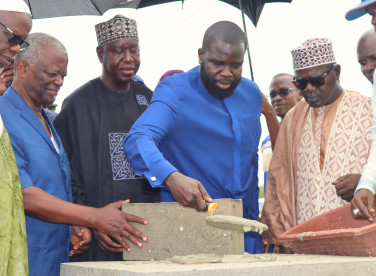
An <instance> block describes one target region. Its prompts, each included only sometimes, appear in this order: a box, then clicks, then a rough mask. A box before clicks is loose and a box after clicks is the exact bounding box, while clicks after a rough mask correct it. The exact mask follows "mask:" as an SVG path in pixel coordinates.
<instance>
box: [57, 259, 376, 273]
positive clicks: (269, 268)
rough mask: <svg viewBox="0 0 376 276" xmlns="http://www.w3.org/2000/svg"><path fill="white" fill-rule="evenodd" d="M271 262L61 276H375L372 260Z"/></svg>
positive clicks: (110, 267)
mask: <svg viewBox="0 0 376 276" xmlns="http://www.w3.org/2000/svg"><path fill="white" fill-rule="evenodd" d="M276 256H277V258H276V260H275V261H273V262H254V263H205V264H190V265H182V264H176V263H169V262H162V261H159V262H157V261H148V262H147V261H138V262H135V261H123V262H86V263H65V264H62V265H61V274H60V275H61V276H78V275H79V276H86V275H87V276H89V275H90V276H99V275H100V276H102V275H111V276H143V275H153V276H172V275H179V276H180V275H182V276H209V275H210V276H211V275H215V276H235V275H236V276H238V275H244V276H245V275H263V276H275V275H283V276H285V275H288V276H302V275H309V276H324V275H329V276H354V275H356V276H370V275H376V258H373V257H348V256H323V255H296V254H294V255H276Z"/></svg>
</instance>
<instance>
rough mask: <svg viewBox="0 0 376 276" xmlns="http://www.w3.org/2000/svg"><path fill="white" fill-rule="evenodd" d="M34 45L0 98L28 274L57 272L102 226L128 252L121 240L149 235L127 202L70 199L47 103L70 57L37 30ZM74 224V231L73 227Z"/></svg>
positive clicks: (67, 173)
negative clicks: (126, 209) (17, 183)
mask: <svg viewBox="0 0 376 276" xmlns="http://www.w3.org/2000/svg"><path fill="white" fill-rule="evenodd" d="M26 41H27V42H28V43H29V44H30V46H29V47H28V48H26V49H25V50H23V51H22V52H20V53H19V54H18V55H17V56H16V59H15V75H14V80H13V83H12V86H11V87H9V88H8V89H7V91H6V92H5V93H4V95H3V96H2V97H0V110H1V112H2V116H3V122H4V125H5V127H6V128H7V130H8V132H9V137H10V141H11V143H12V147H13V150H14V154H15V157H16V162H17V167H18V171H19V175H20V180H21V187H22V195H23V201H24V210H25V214H26V232H27V244H28V251H29V252H28V255H29V272H30V275H59V274H60V264H61V263H62V262H67V261H68V255H69V244H70V242H71V243H72V250H71V252H70V254H71V255H75V254H81V253H83V251H85V250H87V248H88V247H89V243H90V241H91V234H90V233H91V232H90V230H89V229H88V228H87V227H90V228H94V229H98V230H100V231H102V232H103V233H106V234H107V235H109V236H111V237H112V238H113V239H115V240H116V241H118V242H119V243H120V244H121V246H122V247H123V248H124V249H126V250H129V246H128V244H127V243H126V242H125V241H124V240H123V238H126V239H129V240H130V241H131V242H133V243H135V244H136V245H138V246H140V247H141V246H142V242H141V241H146V237H145V236H144V235H143V234H142V233H140V232H139V231H137V229H136V228H134V227H133V226H131V225H130V224H129V223H128V222H137V223H141V224H146V223H147V221H146V220H145V219H143V218H139V217H136V216H133V215H129V214H126V213H123V212H121V211H120V210H118V209H119V208H120V207H121V205H122V204H123V203H126V202H123V201H118V202H116V203H112V204H109V205H107V206H105V207H103V208H98V209H97V208H92V207H86V206H81V205H76V204H72V203H71V196H72V194H71V181H70V179H71V178H70V166H69V162H68V159H67V157H66V154H65V151H64V148H63V146H62V144H61V141H60V138H59V136H58V135H57V133H56V131H55V128H54V127H53V125H52V123H51V121H50V120H49V118H48V117H47V115H46V113H45V111H44V109H43V108H42V107H43V106H46V105H49V104H51V103H52V102H53V101H54V98H55V97H56V96H57V94H58V91H59V89H60V87H61V86H62V85H63V80H64V77H65V75H66V71H67V64H68V56H67V53H66V50H65V48H64V46H63V45H62V44H61V43H60V41H58V40H57V39H56V38H54V37H52V36H50V35H47V34H43V33H33V34H31V35H29V37H28V38H27V40H26ZM70 225H73V229H72V235H71V226H70Z"/></svg>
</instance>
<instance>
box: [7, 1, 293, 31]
mask: <svg viewBox="0 0 376 276" xmlns="http://www.w3.org/2000/svg"><path fill="white" fill-rule="evenodd" d="M10 1H11V0H10ZM177 1H181V2H182V3H184V0H48V1H46V0H25V2H26V3H27V4H28V5H29V7H30V10H31V13H32V14H33V18H34V19H40V18H49V17H59V16H70V15H102V14H104V13H105V12H106V11H108V10H109V9H112V8H135V9H139V8H145V7H149V6H154V5H158V4H164V3H170V2H177ZM197 1H199V0H197ZM220 1H222V2H225V3H227V4H230V5H231V6H234V7H236V8H238V9H241V10H242V11H243V12H244V13H245V14H246V15H247V16H248V17H249V18H250V19H251V21H252V22H253V24H254V25H255V26H257V22H258V20H259V18H260V15H261V12H262V9H263V7H264V4H265V3H269V2H291V1H292V0H220Z"/></svg>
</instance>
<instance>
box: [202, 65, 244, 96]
mask: <svg viewBox="0 0 376 276" xmlns="http://www.w3.org/2000/svg"><path fill="white" fill-rule="evenodd" d="M200 79H201V82H202V83H203V84H204V86H205V88H206V90H208V91H209V93H210V94H212V95H213V97H215V98H216V99H218V100H223V99H226V98H228V97H230V96H231V95H232V94H233V93H234V91H235V89H236V87H237V86H238V84H239V82H240V80H241V79H239V80H238V81H232V83H231V85H230V87H229V88H228V89H221V88H219V87H218V86H216V85H215V84H214V83H213V81H212V80H211V79H210V78H209V76H208V75H207V74H206V71H205V63H204V62H202V63H201V66H200Z"/></svg>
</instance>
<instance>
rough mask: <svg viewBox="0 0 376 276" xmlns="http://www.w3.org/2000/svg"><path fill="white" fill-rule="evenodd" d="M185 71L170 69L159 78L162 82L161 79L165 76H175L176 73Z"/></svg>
mask: <svg viewBox="0 0 376 276" xmlns="http://www.w3.org/2000/svg"><path fill="white" fill-rule="evenodd" d="M182 73H184V71H182V70H168V71H167V72H165V73H164V74H163V75H162V76H161V78H160V79H159V81H158V83H160V82H161V81H163V80H164V79H165V78H167V77H169V76H173V75H175V74H182Z"/></svg>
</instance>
